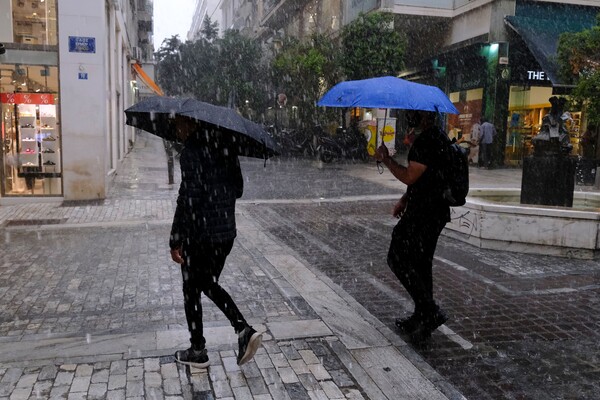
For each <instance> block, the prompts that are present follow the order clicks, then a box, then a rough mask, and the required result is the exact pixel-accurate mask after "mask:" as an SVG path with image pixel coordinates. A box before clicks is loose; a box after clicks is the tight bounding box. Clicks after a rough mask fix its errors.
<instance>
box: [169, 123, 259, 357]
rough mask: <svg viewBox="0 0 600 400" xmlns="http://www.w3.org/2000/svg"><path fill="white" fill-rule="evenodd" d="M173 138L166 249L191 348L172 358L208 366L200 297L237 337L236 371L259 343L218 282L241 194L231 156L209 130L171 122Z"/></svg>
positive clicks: (235, 163) (228, 148)
mask: <svg viewBox="0 0 600 400" xmlns="http://www.w3.org/2000/svg"><path fill="white" fill-rule="evenodd" d="M175 124H176V132H177V135H178V137H179V139H180V140H181V141H182V142H183V143H184V148H183V150H182V152H181V155H180V164H181V185H180V188H179V197H178V198H177V208H176V211H175V216H174V218H173V225H172V228H171V236H170V240H169V246H170V248H171V258H172V259H173V261H175V262H176V263H178V264H180V265H181V273H182V276H183V296H184V308H185V315H186V319H187V323H188V328H189V331H190V336H191V338H190V342H191V347H190V348H189V349H187V350H179V351H177V352H176V353H175V359H176V361H177V362H179V363H182V364H186V365H191V366H194V367H197V368H206V367H208V365H210V361H209V359H208V355H207V351H206V347H205V345H206V339H205V338H204V334H203V324H202V304H201V295H202V294H204V295H205V296H207V297H208V298H209V299H211V300H212V301H213V302H214V303H215V304H216V305H217V307H219V309H220V310H221V311H222V312H223V313H224V314H225V316H226V317H227V318H228V319H229V321H230V323H231V325H232V326H233V328H234V329H235V332H236V333H237V334H238V345H239V351H238V355H237V362H238V365H242V364H244V363H246V362H247V361H249V360H250V359H251V358H252V357H253V356H254V354H255V353H256V351H257V349H258V347H259V346H260V344H261V342H262V334H261V333H258V332H257V331H256V330H255V329H253V328H252V327H251V326H250V325H249V324H248V323H247V322H246V320H245V319H244V316H243V315H242V314H241V312H240V310H239V309H238V307H237V306H236V304H235V302H234V301H233V299H232V298H231V296H230V295H229V294H228V293H227V291H226V290H225V289H224V288H223V287H221V286H220V285H219V276H220V275H221V272H222V271H223V267H224V266H225V260H226V258H227V256H228V255H229V253H230V252H231V249H232V247H233V242H234V239H235V237H236V224H235V202H236V199H238V198H240V197H241V196H242V193H243V178H242V172H241V169H240V163H239V159H238V156H237V152H235V151H232V144H230V145H228V144H227V142H226V140H225V139H223V135H220V134H219V132H217V130H216V129H214V128H206V129H203V128H202V127H201V126H200V125H198V123H197V122H195V121H193V120H192V119H188V118H184V117H177V118H176V119H175Z"/></svg>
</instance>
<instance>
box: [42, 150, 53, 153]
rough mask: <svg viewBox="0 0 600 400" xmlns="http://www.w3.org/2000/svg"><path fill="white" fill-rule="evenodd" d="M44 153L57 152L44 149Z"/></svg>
mask: <svg viewBox="0 0 600 400" xmlns="http://www.w3.org/2000/svg"><path fill="white" fill-rule="evenodd" d="M42 153H56V152H55V151H54V150H52V149H44V150H42Z"/></svg>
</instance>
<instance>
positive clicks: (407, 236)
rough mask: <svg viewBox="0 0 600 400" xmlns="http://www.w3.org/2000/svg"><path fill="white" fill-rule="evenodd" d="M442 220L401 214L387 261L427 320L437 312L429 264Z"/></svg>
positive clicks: (441, 227) (418, 312) (421, 315)
mask: <svg viewBox="0 0 600 400" xmlns="http://www.w3.org/2000/svg"><path fill="white" fill-rule="evenodd" d="M445 225H446V219H445V218H441V217H440V218H432V217H430V216H427V217H417V216H416V215H414V214H404V215H403V216H402V218H401V219H400V221H399V222H398V224H397V225H396V227H395V228H394V231H393V233H392V241H391V243H390V249H389V252H388V258H387V262H388V265H389V267H390V269H391V270H392V271H393V272H394V274H395V275H396V277H397V278H398V279H399V280H400V283H402V285H403V286H404V288H405V289H406V291H407V292H408V294H409V295H410V297H411V298H412V300H413V301H414V303H415V310H414V312H415V314H417V315H418V316H419V317H421V319H422V320H426V319H427V318H428V317H429V316H431V315H432V314H433V313H435V312H437V311H438V310H439V307H438V306H437V305H436V304H435V301H434V300H433V276H432V263H433V255H434V253H435V247H436V245H437V241H438V238H439V236H440V233H441V232H442V229H443V228H444V226H445Z"/></svg>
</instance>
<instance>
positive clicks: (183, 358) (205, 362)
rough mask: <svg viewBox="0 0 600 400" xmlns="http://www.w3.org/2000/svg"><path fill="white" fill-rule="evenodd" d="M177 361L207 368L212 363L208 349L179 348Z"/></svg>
mask: <svg viewBox="0 0 600 400" xmlns="http://www.w3.org/2000/svg"><path fill="white" fill-rule="evenodd" d="M175 361H177V362H178V363H180V364H185V365H189V366H192V367H196V368H206V367H208V366H209V365H210V360H209V359H208V354H206V349H203V350H194V349H193V348H191V347H190V348H189V349H187V350H179V351H177V352H175Z"/></svg>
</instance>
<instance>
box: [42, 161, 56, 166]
mask: <svg viewBox="0 0 600 400" xmlns="http://www.w3.org/2000/svg"><path fill="white" fill-rule="evenodd" d="M44 165H56V163H55V162H52V161H50V160H48V161H46V162H45V163H44Z"/></svg>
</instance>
